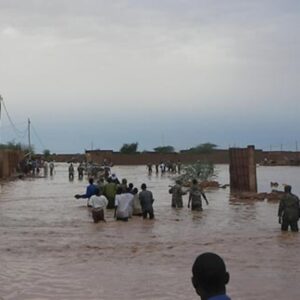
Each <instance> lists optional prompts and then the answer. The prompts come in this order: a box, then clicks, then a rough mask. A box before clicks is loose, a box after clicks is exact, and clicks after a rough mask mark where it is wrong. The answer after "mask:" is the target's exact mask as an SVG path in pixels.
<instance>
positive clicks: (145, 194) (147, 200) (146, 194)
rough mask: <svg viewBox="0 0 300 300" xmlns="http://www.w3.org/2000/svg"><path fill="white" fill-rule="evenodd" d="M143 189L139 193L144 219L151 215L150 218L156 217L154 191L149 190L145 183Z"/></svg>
mask: <svg viewBox="0 0 300 300" xmlns="http://www.w3.org/2000/svg"><path fill="white" fill-rule="evenodd" d="M141 189H142V191H141V192H140V193H139V199H140V203H141V207H142V215H143V219H147V216H148V215H149V218H150V219H154V211H153V202H154V199H153V195H152V192H150V191H148V190H147V186H146V184H145V183H143V184H142V185H141Z"/></svg>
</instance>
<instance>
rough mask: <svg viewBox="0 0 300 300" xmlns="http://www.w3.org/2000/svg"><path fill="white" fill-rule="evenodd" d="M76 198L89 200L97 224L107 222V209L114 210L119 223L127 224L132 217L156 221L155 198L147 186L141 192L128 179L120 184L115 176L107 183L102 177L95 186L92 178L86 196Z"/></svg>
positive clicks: (88, 204) (77, 195) (143, 185)
mask: <svg viewBox="0 0 300 300" xmlns="http://www.w3.org/2000/svg"><path fill="white" fill-rule="evenodd" d="M75 198H76V199H80V198H82V199H87V206H88V207H89V208H91V210H92V217H93V220H94V222H95V223H98V222H99V221H105V211H106V209H114V217H115V219H116V220H117V221H125V222H126V221H128V219H130V218H132V216H142V217H143V219H146V218H148V217H149V219H154V210H153V202H154V198H153V195H152V192H151V191H149V190H148V189H147V185H146V184H145V183H143V184H142V185H141V191H140V192H139V190H138V188H137V187H134V185H133V184H132V183H129V184H127V179H126V178H124V179H122V181H121V182H120V181H119V179H118V178H117V176H116V175H115V174H112V175H111V176H110V177H108V178H107V180H106V181H105V180H104V178H103V177H101V178H100V179H99V181H98V184H94V179H93V178H90V179H89V185H88V186H87V188H86V192H85V194H82V195H80V194H76V195H75Z"/></svg>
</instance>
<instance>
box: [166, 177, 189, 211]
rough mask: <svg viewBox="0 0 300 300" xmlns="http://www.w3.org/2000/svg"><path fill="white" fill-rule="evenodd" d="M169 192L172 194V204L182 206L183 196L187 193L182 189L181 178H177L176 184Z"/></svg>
mask: <svg viewBox="0 0 300 300" xmlns="http://www.w3.org/2000/svg"><path fill="white" fill-rule="evenodd" d="M169 193H170V194H172V203H171V206H172V207H174V208H182V207H183V200H182V196H183V195H185V194H186V192H184V191H183V190H182V184H181V180H176V184H175V185H174V186H173V187H171V188H170V189H169Z"/></svg>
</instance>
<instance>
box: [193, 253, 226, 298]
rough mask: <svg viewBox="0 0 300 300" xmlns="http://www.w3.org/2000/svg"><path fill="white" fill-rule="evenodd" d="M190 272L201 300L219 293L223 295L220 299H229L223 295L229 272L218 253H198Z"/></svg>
mask: <svg viewBox="0 0 300 300" xmlns="http://www.w3.org/2000/svg"><path fill="white" fill-rule="evenodd" d="M192 273H193V277H192V282H193V286H194V288H195V290H196V292H197V294H198V295H199V296H200V297H201V299H202V300H207V299H209V298H211V297H216V296H221V295H223V297H222V298H221V297H220V299H229V298H227V296H225V294H226V287H225V285H226V284H227V283H228V282H229V273H228V272H227V271H226V267H225V263H224V261H223V259H222V258H221V257H220V256H219V255H217V254H215V253H209V252H207V253H203V254H201V255H199V256H198V257H197V258H196V260H195V262H194V264H193V268H192Z"/></svg>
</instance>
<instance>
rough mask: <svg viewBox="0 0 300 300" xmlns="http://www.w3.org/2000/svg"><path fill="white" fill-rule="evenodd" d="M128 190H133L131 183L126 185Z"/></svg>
mask: <svg viewBox="0 0 300 300" xmlns="http://www.w3.org/2000/svg"><path fill="white" fill-rule="evenodd" d="M128 189H129V190H130V191H131V190H132V189H133V183H131V182H130V183H129V184H128Z"/></svg>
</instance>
